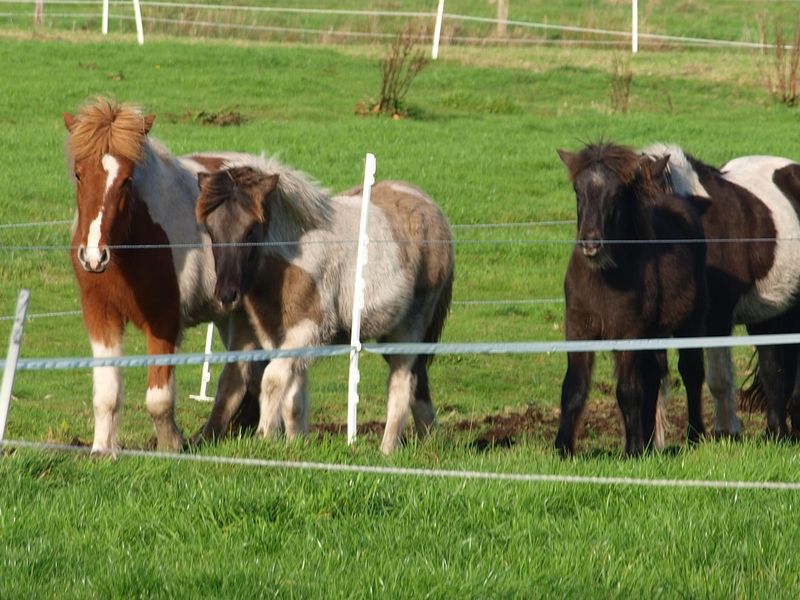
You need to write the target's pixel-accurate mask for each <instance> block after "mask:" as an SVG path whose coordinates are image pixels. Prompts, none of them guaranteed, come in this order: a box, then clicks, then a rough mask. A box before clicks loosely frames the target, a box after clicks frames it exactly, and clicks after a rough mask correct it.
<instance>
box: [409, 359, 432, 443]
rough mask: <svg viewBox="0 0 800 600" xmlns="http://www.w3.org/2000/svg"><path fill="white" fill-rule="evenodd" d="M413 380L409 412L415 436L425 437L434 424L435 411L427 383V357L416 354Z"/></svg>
mask: <svg viewBox="0 0 800 600" xmlns="http://www.w3.org/2000/svg"><path fill="white" fill-rule="evenodd" d="M412 373H413V375H414V379H415V380H416V381H415V382H413V381H412V383H413V384H415V385H414V399H413V400H412V402H411V414H412V415H413V416H414V427H415V428H416V430H417V437H419V438H420V439H422V438H424V437H426V436H427V435H428V434H429V433H430V432H431V429H433V428H434V427H435V425H436V411H435V410H434V409H433V401H432V400H431V390H430V386H429V385H428V359H427V357H425V356H417V360H416V361H415V362H414V368H413V369H412Z"/></svg>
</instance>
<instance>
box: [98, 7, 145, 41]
mask: <svg viewBox="0 0 800 600" xmlns="http://www.w3.org/2000/svg"><path fill="white" fill-rule="evenodd" d="M133 17H134V20H135V21H136V40H137V41H138V42H139V45H140V46H141V45H142V44H144V27H143V25H142V7H141V6H140V5H139V0H133ZM102 31H103V35H108V0H103V24H102Z"/></svg>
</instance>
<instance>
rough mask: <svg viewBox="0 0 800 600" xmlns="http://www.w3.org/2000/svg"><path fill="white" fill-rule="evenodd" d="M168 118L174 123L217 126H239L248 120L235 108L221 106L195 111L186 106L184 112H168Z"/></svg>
mask: <svg viewBox="0 0 800 600" xmlns="http://www.w3.org/2000/svg"><path fill="white" fill-rule="evenodd" d="M165 117H166V119H167V120H169V121H170V122H172V123H190V122H193V123H199V124H200V125H213V126H216V127H230V126H232V125H233V126H239V125H243V124H244V123H246V122H247V117H246V116H245V115H243V114H242V113H241V112H239V110H237V109H235V108H220V109H219V110H199V111H195V110H192V109H190V108H186V109H185V110H184V111H183V113H182V114H178V115H176V114H170V113H168V114H166V115H165Z"/></svg>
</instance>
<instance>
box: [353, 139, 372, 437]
mask: <svg viewBox="0 0 800 600" xmlns="http://www.w3.org/2000/svg"><path fill="white" fill-rule="evenodd" d="M374 183H375V156H374V155H373V154H367V159H366V164H365V166H364V189H363V191H362V193H361V222H360V225H359V227H358V252H357V254H356V281H355V291H354V293H353V323H352V325H351V331H350V346H352V349H351V350H350V377H349V379H348V385H347V443H348V444H352V443H354V442H355V441H356V421H357V419H358V382H359V381H360V380H361V373H360V372H359V370H358V357H359V355H360V354H361V311H362V310H363V308H364V265H366V264H367V244H368V243H369V237H367V217H368V214H369V202H370V197H371V196H372V185H373V184H374Z"/></svg>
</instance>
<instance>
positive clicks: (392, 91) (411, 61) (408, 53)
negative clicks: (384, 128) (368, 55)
mask: <svg viewBox="0 0 800 600" xmlns="http://www.w3.org/2000/svg"><path fill="white" fill-rule="evenodd" d="M420 31H421V30H420V28H419V27H417V26H415V25H414V24H413V23H409V24H408V25H407V26H406V27H405V29H403V31H401V32H400V33H399V34H398V35H397V37H396V38H395V39H394V41H393V42H392V45H391V47H390V48H389V52H388V53H387V55H386V56H385V57H384V58H383V60H381V62H380V66H381V72H382V74H383V78H382V81H381V91H380V95H379V97H378V100H377V101H376V102H373V103H370V105H369V107H367V106H365V105H364V103H359V105H358V106H357V107H356V111H357V112H359V113H374V114H381V115H390V116H392V117H395V118H399V117H404V116H406V115H407V114H408V106H407V104H406V95H407V94H408V90H409V88H410V87H411V83H412V82H413V81H414V78H415V77H416V76H417V75H419V74H420V72H421V71H422V70H423V69H424V68H425V67H426V66H428V62H429V61H428V57H427V55H426V52H425V50H423V49H421V48H418V47H417V42H418V41H419V39H420V38H421V35H420Z"/></svg>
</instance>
